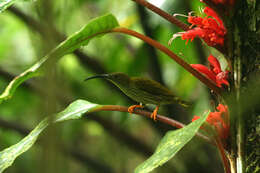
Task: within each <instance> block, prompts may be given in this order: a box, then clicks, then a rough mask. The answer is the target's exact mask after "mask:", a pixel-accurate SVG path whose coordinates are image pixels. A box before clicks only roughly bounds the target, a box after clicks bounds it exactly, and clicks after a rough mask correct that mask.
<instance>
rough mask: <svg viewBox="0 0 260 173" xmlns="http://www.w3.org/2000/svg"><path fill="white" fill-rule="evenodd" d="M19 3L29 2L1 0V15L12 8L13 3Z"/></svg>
mask: <svg viewBox="0 0 260 173" xmlns="http://www.w3.org/2000/svg"><path fill="white" fill-rule="evenodd" d="M17 1H28V0H1V2H0V13H1V12H3V11H4V10H5V9H7V8H8V7H9V6H11V5H12V4H13V3H15V2H17Z"/></svg>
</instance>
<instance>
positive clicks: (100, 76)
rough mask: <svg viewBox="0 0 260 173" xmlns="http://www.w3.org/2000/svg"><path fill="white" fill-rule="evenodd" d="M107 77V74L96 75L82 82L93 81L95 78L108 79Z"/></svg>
mask: <svg viewBox="0 0 260 173" xmlns="http://www.w3.org/2000/svg"><path fill="white" fill-rule="evenodd" d="M108 77H109V75H108V74H99V75H96V76H91V77H88V78H86V79H85V80H84V81H87V80H90V79H95V78H108Z"/></svg>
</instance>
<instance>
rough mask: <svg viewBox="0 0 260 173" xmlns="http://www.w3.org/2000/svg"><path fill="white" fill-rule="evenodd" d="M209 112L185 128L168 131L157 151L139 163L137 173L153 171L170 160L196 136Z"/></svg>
mask: <svg viewBox="0 0 260 173" xmlns="http://www.w3.org/2000/svg"><path fill="white" fill-rule="evenodd" d="M208 114H209V112H208V113H205V114H204V115H203V116H202V117H201V118H200V119H198V120H196V121H194V122H192V123H190V124H189V125H187V126H185V127H184V128H181V129H178V130H174V131H170V132H168V133H167V134H166V135H165V136H164V137H163V139H162V140H161V142H160V144H159V145H158V147H157V149H156V151H155V153H154V154H153V155H152V156H151V157H150V158H149V159H148V160H146V161H145V162H143V163H142V164H141V165H139V166H138V167H137V168H136V169H135V173H147V172H151V171H152V170H153V169H155V168H156V167H158V166H161V165H163V164H164V163H166V162H167V161H168V160H170V159H171V158H172V157H173V156H174V155H175V154H176V153H177V152H178V151H179V150H180V149H182V148H183V147H184V145H185V144H187V143H188V142H189V141H190V140H191V139H192V138H193V136H195V134H196V133H197V131H198V130H199V128H200V126H201V125H202V124H203V123H204V121H205V120H206V118H207V116H208Z"/></svg>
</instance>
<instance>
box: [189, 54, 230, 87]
mask: <svg viewBox="0 0 260 173" xmlns="http://www.w3.org/2000/svg"><path fill="white" fill-rule="evenodd" d="M208 61H209V63H210V68H208V67H206V66H204V65H201V64H191V66H192V67H193V68H194V69H195V70H197V71H199V72H200V73H202V74H204V75H205V76H206V77H207V78H208V79H210V80H212V81H213V82H214V83H215V84H216V85H217V86H218V87H220V88H221V87H222V84H223V85H227V86H229V82H228V80H227V79H228V73H229V71H228V70H226V71H222V70H221V67H220V63H219V61H218V59H217V58H215V57H214V56H213V55H210V56H209V57H208Z"/></svg>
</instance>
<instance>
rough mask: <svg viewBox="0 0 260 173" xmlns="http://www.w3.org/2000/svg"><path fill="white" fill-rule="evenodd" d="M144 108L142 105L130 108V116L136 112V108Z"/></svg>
mask: <svg viewBox="0 0 260 173" xmlns="http://www.w3.org/2000/svg"><path fill="white" fill-rule="evenodd" d="M143 107H144V106H142V105H132V106H130V107H129V108H128V110H127V111H128V112H129V113H130V114H132V113H133V112H134V110H135V108H143Z"/></svg>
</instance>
